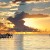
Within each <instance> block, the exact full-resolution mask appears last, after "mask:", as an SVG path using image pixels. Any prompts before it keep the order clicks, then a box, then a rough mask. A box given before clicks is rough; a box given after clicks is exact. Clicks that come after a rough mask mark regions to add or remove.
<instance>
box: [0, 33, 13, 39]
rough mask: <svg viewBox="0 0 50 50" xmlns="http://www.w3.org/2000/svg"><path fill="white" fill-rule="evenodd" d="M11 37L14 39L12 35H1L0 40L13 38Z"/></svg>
mask: <svg viewBox="0 0 50 50" xmlns="http://www.w3.org/2000/svg"><path fill="white" fill-rule="evenodd" d="M11 37H13V35H12V34H8V33H7V34H0V38H11Z"/></svg>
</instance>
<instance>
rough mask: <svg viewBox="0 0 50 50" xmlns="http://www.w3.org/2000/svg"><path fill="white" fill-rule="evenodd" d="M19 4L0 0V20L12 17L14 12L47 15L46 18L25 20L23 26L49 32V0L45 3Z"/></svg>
mask: <svg viewBox="0 0 50 50" xmlns="http://www.w3.org/2000/svg"><path fill="white" fill-rule="evenodd" d="M20 3H21V2H16V3H12V0H0V18H1V17H4V18H7V17H8V16H14V13H15V12H17V13H18V12H22V11H24V12H26V13H29V14H47V15H49V17H47V18H46V17H45V18H36V19H35V18H30V19H29V18H25V19H23V20H25V23H24V25H26V26H29V27H33V28H34V27H35V28H38V29H41V30H47V31H50V0H48V1H47V2H44V1H42V2H33V1H27V2H26V3H24V4H23V5H22V4H21V5H20Z"/></svg>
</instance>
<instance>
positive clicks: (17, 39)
mask: <svg viewBox="0 0 50 50" xmlns="http://www.w3.org/2000/svg"><path fill="white" fill-rule="evenodd" d="M0 50H50V36H49V35H13V38H9V39H8V38H6V39H0Z"/></svg>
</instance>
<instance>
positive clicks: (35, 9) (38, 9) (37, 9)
mask: <svg viewBox="0 0 50 50" xmlns="http://www.w3.org/2000/svg"><path fill="white" fill-rule="evenodd" d="M43 10H44V9H40V8H33V9H32V11H43Z"/></svg>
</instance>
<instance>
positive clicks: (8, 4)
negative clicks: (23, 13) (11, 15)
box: [0, 1, 19, 8]
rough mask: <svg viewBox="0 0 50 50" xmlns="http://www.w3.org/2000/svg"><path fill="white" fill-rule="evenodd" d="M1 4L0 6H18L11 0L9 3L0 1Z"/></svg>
mask: <svg viewBox="0 0 50 50" xmlns="http://www.w3.org/2000/svg"><path fill="white" fill-rule="evenodd" d="M0 3H1V4H0V8H11V7H14V6H17V7H18V6H19V4H18V3H15V4H14V3H12V1H10V2H9V3H5V2H3V3H2V2H0Z"/></svg>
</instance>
